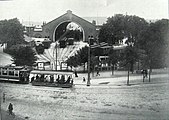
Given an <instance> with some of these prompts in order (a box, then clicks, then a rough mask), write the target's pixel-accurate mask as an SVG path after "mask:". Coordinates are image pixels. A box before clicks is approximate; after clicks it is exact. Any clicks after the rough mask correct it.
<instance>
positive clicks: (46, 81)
mask: <svg viewBox="0 0 169 120" xmlns="http://www.w3.org/2000/svg"><path fill="white" fill-rule="evenodd" d="M31 75H32V77H31V83H32V85H33V86H47V87H62V88H71V87H73V72H59V71H42V70H33V71H31Z"/></svg>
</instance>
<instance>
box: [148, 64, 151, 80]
mask: <svg viewBox="0 0 169 120" xmlns="http://www.w3.org/2000/svg"><path fill="white" fill-rule="evenodd" d="M151 71H152V68H151V67H150V70H149V77H148V78H149V82H150V80H151Z"/></svg>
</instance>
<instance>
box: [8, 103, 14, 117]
mask: <svg viewBox="0 0 169 120" xmlns="http://www.w3.org/2000/svg"><path fill="white" fill-rule="evenodd" d="M8 110H9V115H12V114H13V112H12V111H13V105H12V103H10V104H9V106H8Z"/></svg>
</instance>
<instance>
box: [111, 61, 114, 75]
mask: <svg viewBox="0 0 169 120" xmlns="http://www.w3.org/2000/svg"><path fill="white" fill-rule="evenodd" d="M111 67H112V68H111V70H112V75H114V64H113V66H111Z"/></svg>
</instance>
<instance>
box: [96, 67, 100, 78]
mask: <svg viewBox="0 0 169 120" xmlns="http://www.w3.org/2000/svg"><path fill="white" fill-rule="evenodd" d="M96 76H100V73H99V68H97V73H96Z"/></svg>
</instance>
